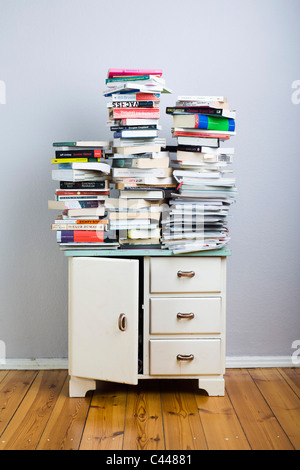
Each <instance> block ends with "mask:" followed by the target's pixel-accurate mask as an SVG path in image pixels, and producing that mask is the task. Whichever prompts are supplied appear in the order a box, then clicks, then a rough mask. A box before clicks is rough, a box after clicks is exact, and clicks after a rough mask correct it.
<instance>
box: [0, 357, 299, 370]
mask: <svg viewBox="0 0 300 470" xmlns="http://www.w3.org/2000/svg"><path fill="white" fill-rule="evenodd" d="M259 367H262V368H265V367H299V364H295V363H293V361H292V356H228V357H226V368H227V369H251V368H259ZM47 369H68V359H67V358H37V359H5V360H3V359H2V360H0V370H47Z"/></svg>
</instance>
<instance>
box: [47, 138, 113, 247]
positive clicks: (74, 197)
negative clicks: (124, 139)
mask: <svg viewBox="0 0 300 470" xmlns="http://www.w3.org/2000/svg"><path fill="white" fill-rule="evenodd" d="M53 146H54V149H55V155H54V158H53V159H52V161H51V163H52V164H53V165H55V166H57V168H56V169H53V170H52V179H53V180H55V181H59V188H58V189H57V190H56V194H55V200H53V201H49V202H48V207H49V209H55V210H59V211H61V214H60V215H58V216H57V218H56V220H55V222H54V223H53V224H52V226H51V228H52V230H55V231H56V237H57V242H58V243H59V246H60V249H62V250H68V249H72V250H73V249H88V248H97V249H112V248H117V247H118V246H119V243H118V241H117V240H116V239H115V238H114V236H113V234H112V233H111V232H110V231H109V221H108V214H107V211H106V209H105V200H106V199H107V198H108V197H109V194H110V189H109V180H110V172H111V167H110V165H109V163H108V160H107V159H106V155H105V152H106V149H107V150H108V149H109V142H106V141H92V142H87V141H77V142H54V143H53Z"/></svg>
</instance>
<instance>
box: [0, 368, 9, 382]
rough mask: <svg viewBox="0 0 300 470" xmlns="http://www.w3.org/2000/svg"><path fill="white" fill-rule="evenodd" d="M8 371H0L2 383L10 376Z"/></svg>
mask: <svg viewBox="0 0 300 470" xmlns="http://www.w3.org/2000/svg"><path fill="white" fill-rule="evenodd" d="M8 372H9V371H8V370H0V383H1V381H2V380H3V379H4V377H5V376H6V375H7V374H8Z"/></svg>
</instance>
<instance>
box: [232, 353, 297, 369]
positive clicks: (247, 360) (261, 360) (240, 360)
mask: <svg viewBox="0 0 300 470" xmlns="http://www.w3.org/2000/svg"><path fill="white" fill-rule="evenodd" d="M297 366H299V364H295V363H293V361H292V356H228V357H226V368H227V369H239V368H241V369H251V368H259V367H262V368H266V367H297Z"/></svg>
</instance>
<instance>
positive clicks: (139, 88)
mask: <svg viewBox="0 0 300 470" xmlns="http://www.w3.org/2000/svg"><path fill="white" fill-rule="evenodd" d="M148 91H149V92H150V93H172V91H171V90H170V89H169V88H167V87H165V85H159V84H157V85H149V86H148V85H147V84H146V82H145V84H142V82H139V83H137V82H132V83H130V82H128V83H123V84H122V85H119V86H115V87H111V88H110V87H109V88H108V89H107V90H105V91H104V92H103V95H104V96H111V95H112V94H116V93H120V92H123V93H126V92H128V93H134V92H135V93H136V92H143V93H147V92H148Z"/></svg>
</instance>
